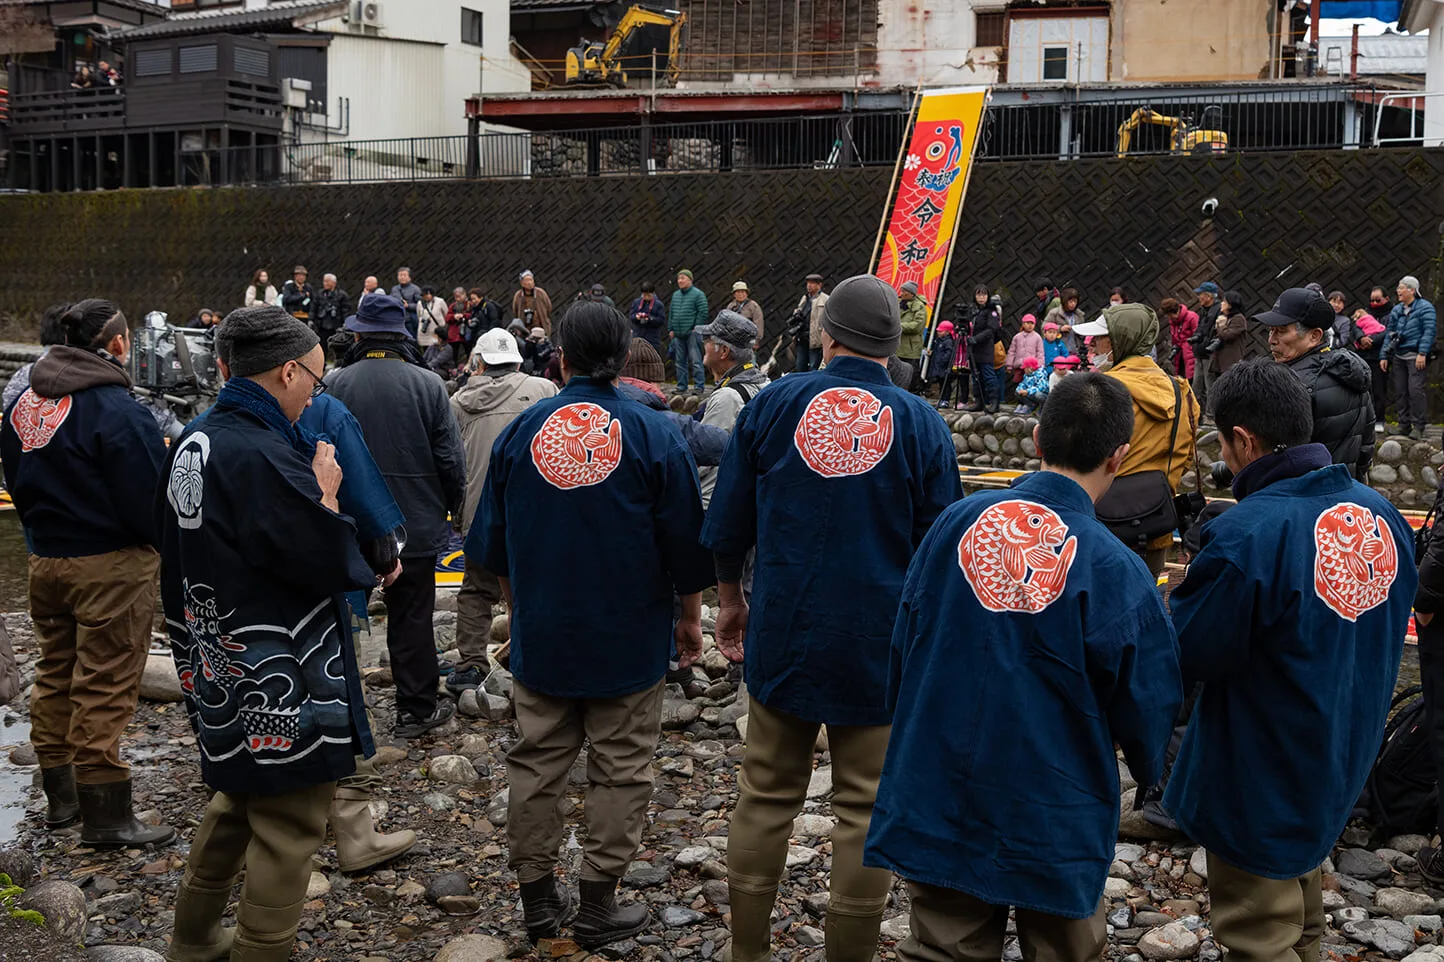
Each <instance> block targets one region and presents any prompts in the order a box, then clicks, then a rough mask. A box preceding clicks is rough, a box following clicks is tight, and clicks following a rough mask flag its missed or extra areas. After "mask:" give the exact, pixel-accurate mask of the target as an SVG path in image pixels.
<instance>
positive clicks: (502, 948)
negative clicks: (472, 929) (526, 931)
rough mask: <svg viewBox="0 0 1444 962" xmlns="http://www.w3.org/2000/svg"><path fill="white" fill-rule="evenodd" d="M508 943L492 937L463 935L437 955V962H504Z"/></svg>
mask: <svg viewBox="0 0 1444 962" xmlns="http://www.w3.org/2000/svg"><path fill="white" fill-rule="evenodd" d="M506 957H507V947H506V943H505V942H503V941H502V940H501V939H498V938H493V937H492V936H490V935H463V936H461V937H460V938H455V939H452V940H451V941H450V942H448V943H446V944H445V945H443V946H442V947H441V951H440V952H438V953H436V962H503V960H504V959H506Z"/></svg>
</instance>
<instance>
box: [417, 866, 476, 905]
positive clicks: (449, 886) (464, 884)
mask: <svg viewBox="0 0 1444 962" xmlns="http://www.w3.org/2000/svg"><path fill="white" fill-rule="evenodd" d="M470 894H471V883H470V881H469V880H468V878H467V875H466V873H465V872H443V873H441V874H440V875H437V876H435V877H434V878H432V879H431V881H429V882H427V883H426V900H427V901H428V902H430V903H432V904H433V905H434V904H436V902H437V900H438V899H443V898H447V897H448V896H460V895H470Z"/></svg>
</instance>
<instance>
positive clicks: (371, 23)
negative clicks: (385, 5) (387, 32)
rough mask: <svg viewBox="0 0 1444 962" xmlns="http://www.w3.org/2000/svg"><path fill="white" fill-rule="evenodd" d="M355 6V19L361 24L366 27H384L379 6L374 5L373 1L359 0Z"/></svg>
mask: <svg viewBox="0 0 1444 962" xmlns="http://www.w3.org/2000/svg"><path fill="white" fill-rule="evenodd" d="M356 6H357V7H358V8H359V9H358V11H357V16H356V19H357V20H359V21H361V23H363V24H365V25H366V26H368V27H382V26H385V24H384V23H383V17H382V7H381V4H379V3H376V2H375V0H359V2H358V3H357V4H356Z"/></svg>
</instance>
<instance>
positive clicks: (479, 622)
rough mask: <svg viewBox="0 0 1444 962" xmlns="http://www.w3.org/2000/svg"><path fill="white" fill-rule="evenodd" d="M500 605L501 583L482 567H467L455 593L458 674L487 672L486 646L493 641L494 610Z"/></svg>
mask: <svg viewBox="0 0 1444 962" xmlns="http://www.w3.org/2000/svg"><path fill="white" fill-rule="evenodd" d="M499 601H501V581H500V580H498V579H497V577H496V575H494V574H492V573H491V572H490V571H487V570H486V569H485V568H483V567H481V566H480V565H474V564H468V565H467V566H466V573H465V574H464V575H462V577H461V588H460V590H459V591H457V593H456V650H457V651H459V652H461V660H460V661H458V662H457V663H456V670H457V671H466V670H467V669H468V668H480V669H481V670H482V673H483V674H485V673H486V670H487V658H486V643H487V642H488V641H490V640H491V609H492V608H493V607H494V606H495V605H496V604H497V602H499Z"/></svg>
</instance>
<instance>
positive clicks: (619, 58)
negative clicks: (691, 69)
mask: <svg viewBox="0 0 1444 962" xmlns="http://www.w3.org/2000/svg"><path fill="white" fill-rule="evenodd" d="M686 25H687V15H686V14H685V13H682V12H681V11H680V10H658V9H654V8H652V7H644V6H640V5H638V6H634V7H632V8H630V9H629V10H628V11H627V12H626V13H625V14H623V15H622V19H621V20H620V21H619V22H618V23H617V27H616V29H615V30H613V31H612V35H611V36H610V37H608V38H607V42H606V43H605V44H602V43H594V42H592V41H590V40H586V39H583V40H582V41H581V45H580V46H577V47H572V48H571V49H570V50H568V51H567V76H566V82H567V85H568V86H589V87H597V86H613V87H623V86H626V83H627V72H626V70H625V69H623V62H624V61H631V62H632V64H633V67H632V69H633V70H636V69H637V67H638V66H641V65H644V64H645V65H646V67H647V68H648V69H650V66H651V57H652V51H653V50H656V51H657V54H658V56H657V66H658V67H659V68H660V69H661V70H662V71H663V73H664V76H665V77H666V79H667V83H668V84H669V85H672V86H675V85H676V83H677V78H678V77H679V76H680V75H681V73H682V31H683V28H685V27H686ZM664 55H665V59H664Z"/></svg>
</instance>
